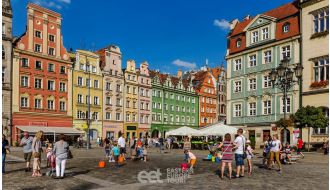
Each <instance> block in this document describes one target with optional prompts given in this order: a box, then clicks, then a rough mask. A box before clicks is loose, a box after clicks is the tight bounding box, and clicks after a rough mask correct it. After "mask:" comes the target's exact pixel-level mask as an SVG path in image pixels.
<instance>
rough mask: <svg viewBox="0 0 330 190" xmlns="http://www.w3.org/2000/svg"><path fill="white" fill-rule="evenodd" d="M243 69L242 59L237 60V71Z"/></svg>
mask: <svg viewBox="0 0 330 190" xmlns="http://www.w3.org/2000/svg"><path fill="white" fill-rule="evenodd" d="M241 69H242V59H236V60H235V71H238V70H241Z"/></svg>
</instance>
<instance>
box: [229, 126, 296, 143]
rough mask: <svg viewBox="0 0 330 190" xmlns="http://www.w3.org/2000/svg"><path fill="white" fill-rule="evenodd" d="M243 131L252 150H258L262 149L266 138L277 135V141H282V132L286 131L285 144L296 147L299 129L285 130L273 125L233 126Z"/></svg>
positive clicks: (289, 128)
mask: <svg viewBox="0 0 330 190" xmlns="http://www.w3.org/2000/svg"><path fill="white" fill-rule="evenodd" d="M235 127H237V128H242V129H243V130H244V136H245V137H246V138H248V139H249V140H250V141H251V144H252V145H253V146H254V148H256V149H259V148H263V147H264V142H265V141H266V137H267V136H271V137H272V136H273V135H275V134H278V136H279V139H280V140H281V141H282V142H283V141H284V134H285V132H284V130H287V133H286V134H287V138H286V139H287V142H289V143H290V145H296V144H297V140H298V137H299V129H298V128H294V127H288V128H287V129H283V128H279V127H276V126H275V124H271V125H259V126H258V125H250V126H249V125H248V126H235Z"/></svg>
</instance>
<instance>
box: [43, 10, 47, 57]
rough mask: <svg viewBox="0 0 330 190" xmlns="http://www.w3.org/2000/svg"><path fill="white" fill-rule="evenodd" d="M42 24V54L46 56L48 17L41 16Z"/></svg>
mask: <svg viewBox="0 0 330 190" xmlns="http://www.w3.org/2000/svg"><path fill="white" fill-rule="evenodd" d="M43 18H44V20H43V23H42V53H43V54H45V55H47V54H48V43H47V42H48V20H47V19H48V16H47V14H43Z"/></svg>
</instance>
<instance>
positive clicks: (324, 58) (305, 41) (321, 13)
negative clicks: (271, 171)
mask: <svg viewBox="0 0 330 190" xmlns="http://www.w3.org/2000/svg"><path fill="white" fill-rule="evenodd" d="M300 9H301V13H300V14H301V15H300V19H301V21H300V22H301V24H300V27H301V35H302V36H301V37H302V38H301V39H302V41H301V45H302V48H301V55H302V60H301V63H302V65H303V67H304V70H303V84H302V106H307V105H312V106H315V107H322V109H323V112H324V114H325V115H326V116H327V117H329V1H326V0H323V1H315V0H304V1H302V0H301V1H300ZM302 134H303V140H304V141H305V142H307V141H308V134H310V142H311V144H312V145H316V144H318V145H321V144H322V143H323V142H326V141H327V140H328V139H329V127H326V128H315V129H314V130H313V129H312V128H311V129H310V133H308V128H304V129H303V133H302Z"/></svg>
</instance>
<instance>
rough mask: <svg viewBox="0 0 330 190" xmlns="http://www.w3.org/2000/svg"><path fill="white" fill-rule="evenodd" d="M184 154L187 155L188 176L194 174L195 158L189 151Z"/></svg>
mask: <svg viewBox="0 0 330 190" xmlns="http://www.w3.org/2000/svg"><path fill="white" fill-rule="evenodd" d="M184 153H185V154H188V164H189V165H190V169H189V170H190V172H191V173H190V174H194V166H195V164H196V160H197V158H196V156H195V155H194V154H193V153H192V152H191V150H185V151H184Z"/></svg>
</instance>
